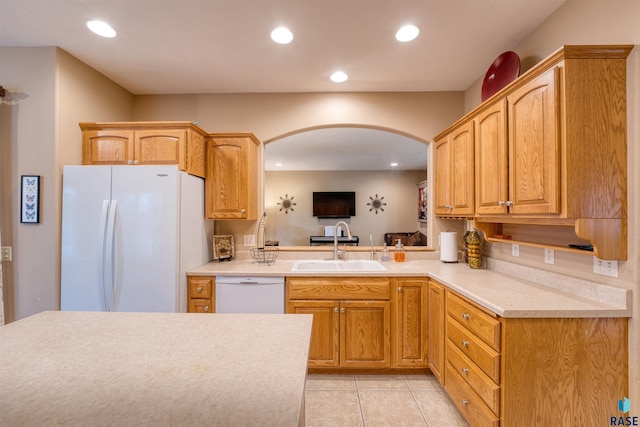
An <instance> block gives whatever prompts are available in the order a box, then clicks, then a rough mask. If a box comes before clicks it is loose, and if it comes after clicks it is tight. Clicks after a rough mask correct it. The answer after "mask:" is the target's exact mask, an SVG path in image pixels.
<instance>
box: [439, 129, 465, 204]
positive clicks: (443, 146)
mask: <svg viewBox="0 0 640 427" xmlns="http://www.w3.org/2000/svg"><path fill="white" fill-rule="evenodd" d="M434 163H435V199H434V200H435V213H436V215H440V216H470V215H473V213H474V176H473V174H474V129H473V122H472V121H468V122H465V123H462V124H461V125H459V126H457V127H455V128H454V129H452V130H451V131H450V132H448V133H447V134H445V135H443V136H442V137H440V138H439V139H437V140H436V143H435V159H434Z"/></svg>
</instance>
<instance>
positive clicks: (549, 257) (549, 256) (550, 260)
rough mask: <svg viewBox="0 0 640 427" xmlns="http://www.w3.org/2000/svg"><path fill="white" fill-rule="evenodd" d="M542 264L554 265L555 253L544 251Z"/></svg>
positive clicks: (550, 250) (548, 250) (549, 250)
mask: <svg viewBox="0 0 640 427" xmlns="http://www.w3.org/2000/svg"><path fill="white" fill-rule="evenodd" d="M544 262H545V263H546V264H554V263H555V262H556V251H554V250H553V249H545V250H544Z"/></svg>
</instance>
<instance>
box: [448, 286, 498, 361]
mask: <svg viewBox="0 0 640 427" xmlns="http://www.w3.org/2000/svg"><path fill="white" fill-rule="evenodd" d="M447 313H448V314H449V316H451V317H453V318H454V319H456V320H457V321H458V322H460V323H461V324H462V325H464V326H465V327H466V328H467V329H469V330H470V331H471V332H473V333H474V334H475V335H477V336H478V337H479V338H480V339H482V340H483V341H484V342H486V343H487V344H489V345H490V346H491V347H493V349H494V350H496V351H500V320H499V319H496V318H494V317H491V315H489V314H487V313H485V312H484V311H482V310H481V309H479V308H477V307H475V306H474V305H473V304H471V303H469V302H467V301H465V300H463V299H462V298H460V297H458V296H457V295H455V294H454V293H452V292H449V294H448V295H447Z"/></svg>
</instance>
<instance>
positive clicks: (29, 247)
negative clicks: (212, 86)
mask: <svg viewBox="0 0 640 427" xmlns="http://www.w3.org/2000/svg"><path fill="white" fill-rule="evenodd" d="M0 64H2V66H0V81H2V85H3V86H4V87H5V88H6V89H7V90H8V91H9V92H10V93H11V96H12V97H15V98H16V99H17V101H18V102H17V103H16V104H15V105H0V128H1V130H0V147H1V150H2V151H1V153H0V154H1V155H0V163H1V167H0V170H1V172H0V177H1V179H2V182H1V183H0V191H1V193H0V200H1V202H2V203H1V206H2V208H1V210H0V226H1V227H2V238H3V242H2V244H3V245H9V246H12V247H13V255H14V256H13V261H12V262H10V263H4V264H3V280H4V287H5V297H6V298H5V300H6V308H7V310H6V319H7V321H11V320H14V319H20V318H24V317H27V316H29V315H31V314H34V313H38V312H40V311H43V310H55V309H58V308H59V298H60V296H59V295H60V283H59V280H60V279H59V277H60V274H59V269H60V267H59V266H60V260H59V247H60V243H59V242H60V230H59V228H60V203H61V188H62V187H61V185H62V184H61V183H62V180H61V173H62V165H63V164H79V163H80V153H81V151H80V148H81V147H80V141H81V140H80V129H79V128H78V122H79V121H83V120H87V121H92V120H131V119H132V108H133V96H132V95H131V94H130V93H128V92H127V91H125V90H124V89H122V88H121V87H120V86H118V85H116V84H115V83H113V82H112V81H110V80H108V79H106V78H105V77H104V76H102V75H101V74H99V73H97V72H96V71H95V70H93V69H91V68H90V67H88V66H86V65H85V64H83V63H81V62H80V61H78V60H77V59H75V58H73V57H72V56H70V55H69V54H67V53H66V52H64V51H62V50H60V49H57V48H55V47H43V48H4V47H3V48H0ZM23 174H34V175H40V176H41V205H40V223H39V224H21V223H20V218H19V197H20V185H19V178H20V175H23Z"/></svg>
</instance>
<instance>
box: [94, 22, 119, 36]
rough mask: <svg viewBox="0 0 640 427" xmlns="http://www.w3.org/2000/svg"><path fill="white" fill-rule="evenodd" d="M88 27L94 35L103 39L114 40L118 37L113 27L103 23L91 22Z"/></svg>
mask: <svg viewBox="0 0 640 427" xmlns="http://www.w3.org/2000/svg"><path fill="white" fill-rule="evenodd" d="M87 27H89V29H90V30H91V31H93V32H94V33H96V34H97V35H99V36H102V37H108V38H112V37H115V36H116V30H114V29H113V28H111V25H109V24H107V23H106V22H102V21H89V22H87Z"/></svg>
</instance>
